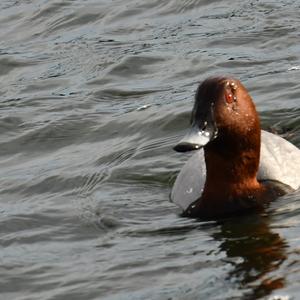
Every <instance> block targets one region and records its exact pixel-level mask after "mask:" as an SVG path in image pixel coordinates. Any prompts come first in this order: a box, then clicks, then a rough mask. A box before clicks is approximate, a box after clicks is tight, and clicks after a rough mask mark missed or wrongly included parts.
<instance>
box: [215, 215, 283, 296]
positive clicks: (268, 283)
mask: <svg viewBox="0 0 300 300" xmlns="http://www.w3.org/2000/svg"><path fill="white" fill-rule="evenodd" d="M270 221H271V220H270V218H269V217H268V216H267V215H264V216H259V215H255V216H244V217H243V218H236V219H234V220H229V221H225V222H224V223H222V224H221V230H220V232H219V233H217V234H215V235H214V238H215V239H217V240H221V241H222V243H221V245H220V249H221V250H222V251H225V252H226V256H227V258H228V259H229V262H230V259H231V258H232V259H233V260H232V262H231V263H232V265H233V267H234V268H233V270H232V271H230V272H229V274H228V280H232V279H234V280H236V281H237V282H238V283H239V285H240V286H241V287H244V288H247V289H248V291H247V292H246V293H245V295H244V297H243V299H257V298H259V297H263V296H266V295H268V294H270V293H271V292H272V291H273V290H276V289H280V288H282V287H283V286H284V285H285V276H284V274H281V275H280V276H278V275H276V272H275V271H276V270H277V269H278V268H279V266H280V265H281V264H282V263H283V261H284V260H285V259H286V248H287V247H288V244H287V242H286V241H285V240H284V239H282V238H281V237H280V235H279V234H278V233H276V232H272V230H271V229H270Z"/></svg>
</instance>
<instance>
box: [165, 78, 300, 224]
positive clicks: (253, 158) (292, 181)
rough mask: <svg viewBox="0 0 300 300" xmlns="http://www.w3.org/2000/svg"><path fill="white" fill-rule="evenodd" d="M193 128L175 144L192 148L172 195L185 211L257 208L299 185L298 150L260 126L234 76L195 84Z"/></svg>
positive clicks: (207, 214) (209, 214) (200, 213)
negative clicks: (198, 84)
mask: <svg viewBox="0 0 300 300" xmlns="http://www.w3.org/2000/svg"><path fill="white" fill-rule="evenodd" d="M191 124H192V129H191V131H190V132H189V133H188V134H187V135H186V136H185V137H184V138H183V139H182V140H181V141H180V142H179V143H178V144H177V145H176V146H175V147H174V150H176V151H178V152H186V151H192V150H197V151H195V152H196V153H195V154H194V155H193V156H191V158H190V159H189V160H188V161H187V163H186V164H185V165H184V167H183V168H182V169H181V171H180V173H179V174H178V176H177V178H176V181H175V183H174V186H173V189H172V192H171V200H172V201H173V202H174V203H175V204H177V205H178V206H179V207H181V208H182V210H183V216H188V217H197V218H198V217H199V218H215V217H219V216H225V215H228V214H235V213H240V212H245V211H246V212H247V211H250V210H253V209H254V210H256V209H260V208H262V207H264V206H265V204H266V203H268V202H270V201H272V200H274V199H275V198H277V197H278V196H281V195H283V194H284V193H285V192H287V191H288V190H289V191H290V190H296V189H298V188H299V187H300V150H299V149H298V148H297V147H296V146H294V145H293V144H291V143H290V142H288V141H286V140H285V139H283V138H281V137H279V136H277V135H275V134H272V133H269V132H266V131H264V130H261V128H260V121H259V116H258V114H257V112H256V109H255V105H254V103H253V101H252V99H251V97H250V95H249V93H248V92H247V90H246V88H245V87H244V86H243V85H242V84H241V82H240V81H239V80H237V79H233V78H227V77H216V78H209V79H206V80H205V81H204V82H203V83H202V84H200V86H199V87H198V89H197V92H196V96H195V103H194V108H193V110H192V115H191Z"/></svg>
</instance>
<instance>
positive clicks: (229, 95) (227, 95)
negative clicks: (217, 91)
mask: <svg viewBox="0 0 300 300" xmlns="http://www.w3.org/2000/svg"><path fill="white" fill-rule="evenodd" d="M225 100H226V102H227V103H228V104H231V103H232V102H233V100H234V97H233V94H232V93H230V92H225Z"/></svg>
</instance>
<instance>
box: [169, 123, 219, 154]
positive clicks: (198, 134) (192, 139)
mask: <svg viewBox="0 0 300 300" xmlns="http://www.w3.org/2000/svg"><path fill="white" fill-rule="evenodd" d="M215 137H216V132H215V131H214V130H207V129H205V130H200V129H199V127H198V126H193V127H192V128H191V129H190V131H189V132H188V133H187V134H186V135H185V136H184V138H183V139H182V140H180V141H179V143H178V144H177V145H176V146H175V147H174V148H173V149H174V150H175V151H177V152H187V151H193V150H199V149H201V148H202V147H204V146H205V145H206V144H207V143H209V142H210V141H211V140H213V139H214V138H215Z"/></svg>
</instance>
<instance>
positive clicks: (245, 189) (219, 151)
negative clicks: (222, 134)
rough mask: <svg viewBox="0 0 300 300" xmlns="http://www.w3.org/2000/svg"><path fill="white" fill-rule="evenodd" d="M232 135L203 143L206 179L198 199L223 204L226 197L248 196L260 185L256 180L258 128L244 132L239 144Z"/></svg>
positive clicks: (258, 142)
mask: <svg viewBox="0 0 300 300" xmlns="http://www.w3.org/2000/svg"><path fill="white" fill-rule="evenodd" d="M234 142H235V141H234V137H233V138H232V139H230V138H228V137H227V139H226V140H222V141H219V142H218V141H216V143H212V144H211V145H209V146H207V147H205V149H204V153H205V162H206V182H205V186H204V190H203V193H202V197H201V202H202V203H206V202H209V203H210V205H219V204H220V205H221V206H226V205H227V203H226V202H228V201H230V202H235V200H237V201H240V199H248V198H249V199H250V198H252V197H255V196H256V193H257V192H258V191H259V190H260V189H261V185H260V183H259V182H258V181H257V172H258V167H259V157H260V132H259V133H257V134H256V138H255V139H253V136H252V137H251V139H249V137H247V136H245V137H244V138H243V139H241V140H240V143H239V144H235V143H234Z"/></svg>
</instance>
